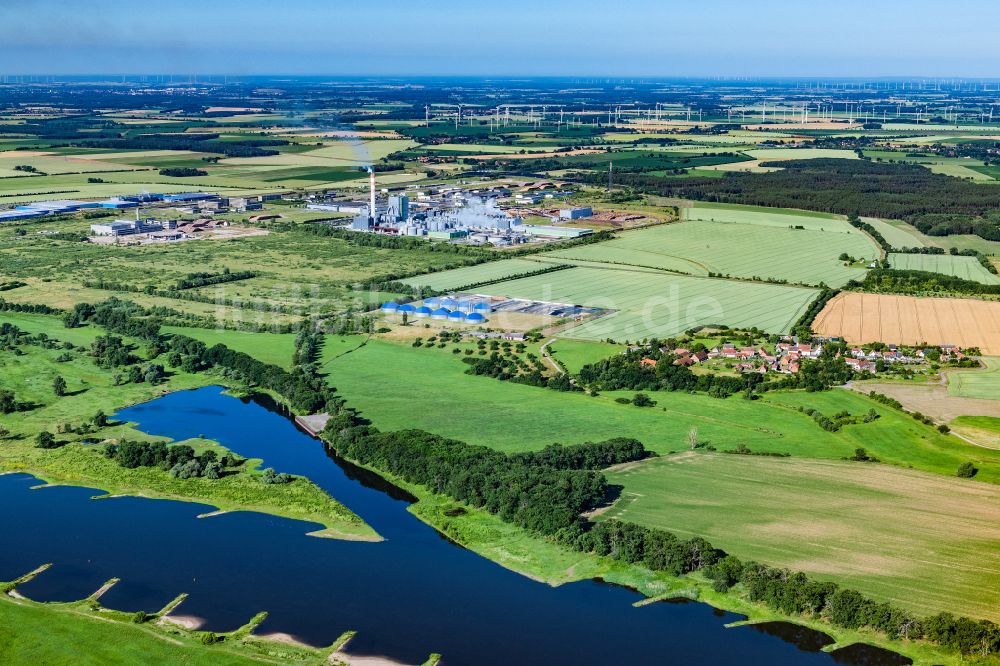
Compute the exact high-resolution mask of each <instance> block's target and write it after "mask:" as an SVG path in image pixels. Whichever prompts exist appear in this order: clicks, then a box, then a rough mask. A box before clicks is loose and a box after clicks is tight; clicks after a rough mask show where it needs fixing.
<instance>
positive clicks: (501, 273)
mask: <svg viewBox="0 0 1000 666" xmlns="http://www.w3.org/2000/svg"><path fill="white" fill-rule="evenodd" d="M543 268H545V266H544V265H542V264H539V263H538V262H537V261H531V260H530V259H501V260H500V261H491V262H489V263H485V264H478V265H476V266H466V267H464V268H454V269H451V270H447V271H440V272H438V273H427V274H425V275H418V276H416V277H412V278H407V279H405V280H403V281H402V282H403V283H404V284H408V285H411V286H414V287H428V288H430V289H434V290H435V291H443V290H447V289H456V288H460V287H464V286H465V285H470V284H479V283H481V282H489V281H493V280H503V279H506V278H511V277H515V276H518V275H524V274H525V273H533V272H535V271H538V270H542V269H543Z"/></svg>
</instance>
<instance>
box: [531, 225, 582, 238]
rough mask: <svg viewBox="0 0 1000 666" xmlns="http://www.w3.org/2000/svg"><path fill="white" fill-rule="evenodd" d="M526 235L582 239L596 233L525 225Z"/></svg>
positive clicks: (575, 229)
mask: <svg viewBox="0 0 1000 666" xmlns="http://www.w3.org/2000/svg"><path fill="white" fill-rule="evenodd" d="M523 231H524V233H526V234H528V235H529V236H545V237H548V238H580V237H581V236H589V235H590V234H592V233H594V230H593V229H577V228H574V227H546V226H532V225H525V226H524V227H523Z"/></svg>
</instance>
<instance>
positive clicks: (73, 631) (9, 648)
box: [0, 595, 322, 666]
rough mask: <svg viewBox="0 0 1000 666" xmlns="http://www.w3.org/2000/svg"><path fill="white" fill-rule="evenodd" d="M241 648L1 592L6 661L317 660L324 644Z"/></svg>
mask: <svg viewBox="0 0 1000 666" xmlns="http://www.w3.org/2000/svg"><path fill="white" fill-rule="evenodd" d="M255 642H257V643H258V644H259V645H260V648H261V649H260V652H259V653H258V654H254V652H253V651H250V650H247V651H246V653H245V654H242V653H241V652H242V651H241V650H240V649H239V648H234V647H232V644H231V643H228V644H227V643H222V644H219V645H214V646H211V647H207V646H204V645H202V644H201V641H200V640H199V639H198V637H197V636H196V635H195V634H194V633H193V632H183V631H181V630H170V629H167V628H161V627H159V626H152V627H151V626H148V625H136V624H130V623H127V622H121V621H117V622H116V621H113V620H109V619H108V618H107V617H102V616H101V615H100V614H98V613H96V612H93V611H89V610H88V609H86V607H85V606H84V604H36V603H32V602H29V601H19V600H15V599H12V598H10V597H8V596H7V595H3V597H0V662H3V663H5V664H78V665H80V666H85V665H87V666H90V665H93V666H96V665H98V664H149V665H151V666H152V665H157V664H189V665H190V666H198V665H202V664H203V665H205V666H215V665H219V666H229V665H232V666H238V665H243V664H269V663H278V661H277V660H272V659H271V658H269V657H268V656H267V652H268V651H272V652H273V653H275V656H277V655H279V654H280V656H281V658H282V659H283V660H285V662H284V663H318V662H319V660H320V659H322V655H321V654H320V651H319V650H311V649H303V648H299V647H292V646H288V645H281V644H278V643H274V644H273V645H268V646H267V647H265V646H264V645H263V643H264V642H263V641H255Z"/></svg>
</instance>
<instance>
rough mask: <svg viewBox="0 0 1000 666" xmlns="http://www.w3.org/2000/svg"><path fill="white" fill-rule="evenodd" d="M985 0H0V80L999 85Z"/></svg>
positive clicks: (999, 64)
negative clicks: (753, 80)
mask: <svg viewBox="0 0 1000 666" xmlns="http://www.w3.org/2000/svg"><path fill="white" fill-rule="evenodd" d="M998 28H1000V2H996V1H995V0H974V1H973V0H949V1H948V2H941V0H934V1H931V0H907V1H906V2H897V1H895V0H864V1H861V0H828V1H825V2H824V1H822V0H798V1H796V2H787V1H778V0H746V1H738V0H686V1H684V2H674V1H673V0H660V1H655V0H633V1H631V2H629V1H626V2H622V1H621V0H618V1H614V0H605V1H602V2H596V1H593V0H532V1H526V0H504V1H503V2H500V1H497V0H493V1H490V2H482V3H481V2H477V1H476V0H464V1H461V2H458V1H455V0H409V1H405V2H404V1H400V0H374V1H372V2H364V1H359V0H349V1H347V2H344V1H342V0H267V1H264V0H240V1H236V0H197V1H195V0H171V1H169V2H164V1H161V0H0V75H2V74H89V73H129V74H151V73H177V74H210V73H218V74H235V75H239V74H272V73H287V74H334V75H335V74H357V75H395V74H399V75H487V76H511V75H531V76H545V75H556V76H560V75H567V76H582V77H586V76H622V77H629V76H632V77H639V76H647V77H654V76H662V77H671V76H896V75H899V76H946V77H947V76H965V77H1000V40H998V39H997V36H996V35H997V30H998Z"/></svg>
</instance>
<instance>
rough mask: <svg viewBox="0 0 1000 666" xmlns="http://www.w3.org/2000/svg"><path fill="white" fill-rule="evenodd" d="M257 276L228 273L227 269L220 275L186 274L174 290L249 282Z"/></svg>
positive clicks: (251, 272) (250, 272)
mask: <svg viewBox="0 0 1000 666" xmlns="http://www.w3.org/2000/svg"><path fill="white" fill-rule="evenodd" d="M258 275H259V273H257V272H256V271H235V272H233V271H230V270H229V269H228V268H226V269H224V270H223V271H222V272H221V273H188V274H187V275H185V276H184V277H182V278H181V279H180V280H178V281H177V285H176V287H175V288H176V289H195V288H197V287H206V286H208V285H213V284H223V283H225V282H237V281H239V280H249V279H250V278H255V277H257V276H258Z"/></svg>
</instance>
